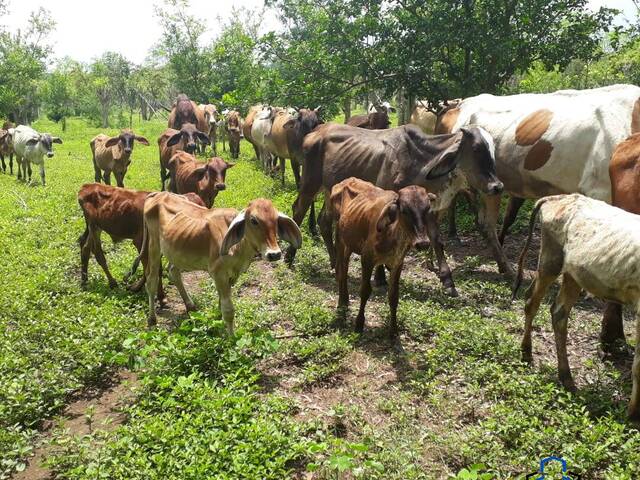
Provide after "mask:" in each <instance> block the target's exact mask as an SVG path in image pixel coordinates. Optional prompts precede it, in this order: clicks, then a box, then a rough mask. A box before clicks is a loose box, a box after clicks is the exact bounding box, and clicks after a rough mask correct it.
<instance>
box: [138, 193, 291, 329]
mask: <svg viewBox="0 0 640 480" xmlns="http://www.w3.org/2000/svg"><path fill="white" fill-rule="evenodd" d="M144 232H145V233H144V236H145V240H144V247H143V251H142V252H141V254H140V258H144V256H145V255H147V254H148V263H147V268H146V269H145V271H146V274H147V278H148V279H149V281H148V282H147V285H146V289H147V294H148V296H149V317H148V324H149V325H150V326H151V325H154V324H155V323H156V311H155V304H154V298H155V296H156V287H157V285H158V282H157V280H158V278H159V272H160V265H161V263H160V261H161V257H162V255H165V256H166V257H167V260H168V262H169V265H170V267H169V272H168V273H169V278H171V280H172V281H173V283H174V284H175V285H176V287H177V288H178V291H179V292H180V296H181V297H182V299H183V301H184V303H185V306H186V307H187V310H194V309H195V304H194V303H193V301H192V300H191V297H189V294H188V293H187V291H186V289H185V287H184V284H183V283H182V272H190V271H202V270H204V271H208V272H209V274H210V275H211V277H212V278H213V280H214V282H215V284H216V290H217V291H218V298H219V302H220V310H221V312H222V318H223V320H224V322H225V324H226V327H227V330H228V331H229V333H232V332H233V317H234V309H233V303H232V301H231V287H232V286H233V284H234V283H235V282H236V280H237V279H238V276H239V275H240V274H241V273H243V272H244V271H246V270H247V268H248V267H249V264H250V263H251V262H252V261H253V260H254V259H255V258H256V255H257V254H259V255H260V256H261V257H263V258H265V259H266V260H268V261H270V262H273V261H276V260H279V259H280V258H281V256H282V252H281V251H280V246H279V245H278V237H279V238H281V239H283V240H285V241H287V242H289V243H291V244H293V245H295V246H296V247H297V248H299V247H300V245H301V244H302V235H301V233H300V230H299V229H298V226H297V225H296V224H295V222H294V221H293V220H291V219H290V218H289V217H287V216H286V215H284V214H282V213H280V212H278V211H277V210H276V209H275V208H274V206H273V204H272V203H271V201H270V200H265V199H257V200H253V201H252V202H251V203H250V204H249V206H248V207H247V208H246V209H245V210H243V211H241V212H239V213H238V212H237V211H236V210H234V209H232V208H214V209H213V210H207V209H205V208H202V207H198V206H196V205H194V204H192V203H190V202H188V201H186V200H185V199H184V198H180V197H179V196H177V195H174V194H172V193H168V192H161V193H156V194H151V195H149V197H148V199H147V201H146V202H145V205H144ZM135 265H137V262H136V264H135Z"/></svg>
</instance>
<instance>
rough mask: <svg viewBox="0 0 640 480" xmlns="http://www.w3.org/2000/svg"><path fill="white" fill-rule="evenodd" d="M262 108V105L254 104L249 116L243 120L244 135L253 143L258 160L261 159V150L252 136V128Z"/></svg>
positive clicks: (248, 113)
mask: <svg viewBox="0 0 640 480" xmlns="http://www.w3.org/2000/svg"><path fill="white" fill-rule="evenodd" d="M262 108H263V106H262V105H254V106H253V107H251V108H249V111H248V112H247V116H246V117H244V122H242V136H243V137H244V138H245V140H246V141H247V142H249V143H250V144H251V145H253V150H254V151H255V152H256V160H260V150H259V149H258V145H257V144H256V142H255V141H254V140H253V137H252V136H251V130H252V129H253V122H254V121H255V119H256V116H257V115H258V114H259V113H260V112H261V111H262Z"/></svg>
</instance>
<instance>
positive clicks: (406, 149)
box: [288, 124, 503, 294]
mask: <svg viewBox="0 0 640 480" xmlns="http://www.w3.org/2000/svg"><path fill="white" fill-rule="evenodd" d="M490 141H491V137H490V136H489V135H488V134H487V133H486V132H484V131H483V130H482V129H480V128H476V127H470V128H465V129H464V130H462V131H460V132H457V133H455V134H449V135H425V134H424V133H422V131H421V130H420V129H419V128H418V127H416V126H414V125H404V126H402V127H397V128H392V129H389V130H383V131H380V130H377V131H372V130H364V129H359V128H355V127H351V126H348V125H338V124H326V125H321V126H320V127H318V128H316V129H315V130H314V131H313V132H311V133H310V134H309V135H307V137H306V138H305V140H304V144H303V149H304V164H303V168H302V179H301V184H300V192H299V194H298V198H296V201H295V203H294V204H293V212H294V215H293V219H294V220H295V221H296V222H297V223H298V225H300V224H301V223H302V220H303V219H304V217H305V214H306V212H307V210H308V209H309V207H310V206H311V203H312V202H313V200H314V198H315V196H316V195H317V193H318V192H320V190H324V192H325V200H326V197H327V196H328V192H330V191H331V188H333V186H334V185H336V184H337V183H339V182H341V181H342V180H346V179H347V178H349V177H356V178H360V179H362V180H366V181H369V182H371V183H373V184H375V185H377V186H379V187H380V188H384V189H385V190H394V191H398V190H400V189H401V188H404V187H406V186H409V185H419V186H422V187H425V188H426V189H427V190H429V191H430V192H433V193H435V194H436V195H438V200H437V201H436V202H435V204H434V211H439V210H442V209H445V208H447V206H448V204H449V202H450V201H451V198H453V196H454V195H455V194H456V193H457V192H458V191H460V190H461V189H462V188H464V187H465V186H466V185H467V184H468V185H471V186H473V187H474V188H476V189H477V190H478V191H480V192H483V193H485V194H487V195H495V194H498V193H500V192H502V188H503V185H502V182H500V180H498V178H497V177H496V173H495V160H494V158H493V154H492V152H493V150H494V149H493V146H492V145H490V144H489V142H490ZM325 203H326V202H325ZM318 224H319V225H320V229H321V232H322V235H323V237H325V238H329V237H330V236H331V232H332V229H333V225H332V220H331V218H328V216H326V215H323V214H322V212H321V213H320V216H319V221H318ZM492 246H493V245H492ZM294 255H295V251H293V250H292V249H290V250H289V251H288V260H289V262H292V261H293V257H294ZM438 261H439V264H440V265H444V264H446V260H445V259H441V258H439V259H438ZM447 271H448V268H447V269H446V270H445V271H442V270H441V271H440V279H441V280H442V281H443V282H445V287H446V288H447V290H448V292H449V293H450V294H454V292H455V290H454V289H453V288H451V287H453V282H452V281H451V282H449V279H450V275H448V274H447ZM447 277H449V279H448V278H447ZM379 280H381V278H380V276H379Z"/></svg>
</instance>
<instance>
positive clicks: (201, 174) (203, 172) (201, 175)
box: [193, 165, 209, 179]
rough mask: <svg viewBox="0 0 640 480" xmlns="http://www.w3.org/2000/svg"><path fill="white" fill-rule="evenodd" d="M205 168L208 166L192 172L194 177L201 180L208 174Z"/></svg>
mask: <svg viewBox="0 0 640 480" xmlns="http://www.w3.org/2000/svg"><path fill="white" fill-rule="evenodd" d="M207 167H208V165H204V166H202V167H198V168H196V169H195V170H194V171H193V174H194V175H195V176H196V177H198V178H199V179H202V178H204V176H205V175H206V174H207V173H208V172H209V169H208V168H207Z"/></svg>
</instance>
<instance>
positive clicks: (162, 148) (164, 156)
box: [158, 123, 209, 190]
mask: <svg viewBox="0 0 640 480" xmlns="http://www.w3.org/2000/svg"><path fill="white" fill-rule="evenodd" d="M198 142H200V143H204V144H205V145H206V144H208V143H209V137H208V136H207V134H206V133H204V132H202V131H200V130H198V129H197V128H196V126H195V125H194V124H192V123H185V124H184V125H183V126H182V128H180V130H174V129H173V128H167V129H166V130H165V131H164V132H162V135H160V136H159V137H158V150H159V152H160V182H161V184H162V190H164V184H165V181H166V180H167V178H168V177H169V176H168V175H167V165H168V163H169V160H170V159H171V157H173V156H174V155H175V153H176V152H177V151H178V150H183V151H185V152H187V153H191V154H194V153H195V151H196V146H197V144H198Z"/></svg>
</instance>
